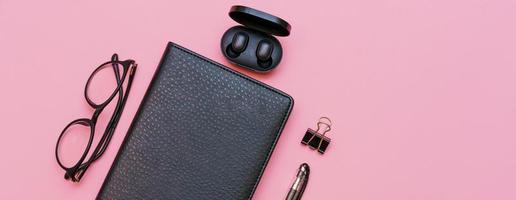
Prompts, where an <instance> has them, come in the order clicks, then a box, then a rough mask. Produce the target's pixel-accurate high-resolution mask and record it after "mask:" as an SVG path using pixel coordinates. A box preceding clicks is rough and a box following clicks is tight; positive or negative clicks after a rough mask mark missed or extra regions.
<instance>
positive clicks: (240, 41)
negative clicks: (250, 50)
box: [231, 32, 249, 53]
mask: <svg viewBox="0 0 516 200" xmlns="http://www.w3.org/2000/svg"><path fill="white" fill-rule="evenodd" d="M247 42H249V36H247V34H245V33H243V32H238V33H236V34H235V36H233V41H232V42H231V50H233V51H234V52H236V53H242V52H243V51H244V50H245V48H246V47H247Z"/></svg>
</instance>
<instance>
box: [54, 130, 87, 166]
mask: <svg viewBox="0 0 516 200" xmlns="http://www.w3.org/2000/svg"><path fill="white" fill-rule="evenodd" d="M90 135H91V129H90V126H89V125H88V124H87V123H84V122H77V123H74V124H72V125H70V126H68V128H67V129H66V130H65V131H64V132H63V135H62V136H61V140H60V141H59V144H58V146H57V157H58V159H59V161H60V162H61V164H62V165H64V167H67V168H70V167H73V166H74V165H76V164H77V162H79V160H80V159H81V157H82V155H83V154H84V152H85V151H86V148H87V146H88V142H89V140H90Z"/></svg>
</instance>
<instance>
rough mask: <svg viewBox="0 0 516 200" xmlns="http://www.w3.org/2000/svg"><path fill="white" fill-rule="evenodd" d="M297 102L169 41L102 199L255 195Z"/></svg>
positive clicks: (225, 198) (105, 186) (99, 196)
mask: <svg viewBox="0 0 516 200" xmlns="http://www.w3.org/2000/svg"><path fill="white" fill-rule="evenodd" d="M292 106H293V100H292V98H291V97H290V96H289V95H287V94H285V93H283V92H281V91H279V90H277V89H274V88H272V87H270V86H267V85H265V84H263V83H261V82H259V81H257V80H254V79H252V78H249V77H247V76H245V75H243V74H240V73H238V72H235V71H233V70H231V69H229V68H227V67H225V66H223V65H221V64H218V63H216V62H214V61H211V60H209V59H207V58H205V57H203V56H200V55H198V54H196V53H194V52H192V51H190V50H188V49H185V48H183V47H181V46H178V45H177V44H174V43H169V44H168V46H167V48H166V50H165V53H164V55H163V58H162V60H161V62H160V65H159V66H158V69H157V70H156V72H155V74H154V77H153V79H152V81H151V84H150V86H149V88H148V89H147V92H146V94H145V97H144V99H143V101H142V103H141V105H140V107H139V110H138V112H137V114H136V116H135V118H134V120H133V122H132V124H131V127H130V129H129V131H128V133H127V135H126V137H125V139H124V142H123V144H122V146H121V147H120V150H119V152H118V154H117V156H116V158H115V161H114V162H113V165H112V167H111V169H110V171H109V173H108V175H107V177H106V179H105V181H104V184H103V185H102V188H101V190H100V191H99V193H98V195H97V199H181V200H190V199H192V200H194V199H195V200H199V199H224V200H227V199H250V198H251V197H252V195H253V193H254V190H255V189H256V186H257V184H258V182H259V180H260V177H261V175H262V173H263V171H264V169H265V166H266V164H267V162H268V160H269V158H270V156H271V153H272V150H273V149H274V146H275V144H276V142H277V141H278V138H279V136H280V133H281V131H282V129H283V127H284V126H285V123H286V121H287V119H288V116H289V114H290V111H291V110H292Z"/></svg>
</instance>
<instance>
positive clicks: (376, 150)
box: [0, 0, 516, 200]
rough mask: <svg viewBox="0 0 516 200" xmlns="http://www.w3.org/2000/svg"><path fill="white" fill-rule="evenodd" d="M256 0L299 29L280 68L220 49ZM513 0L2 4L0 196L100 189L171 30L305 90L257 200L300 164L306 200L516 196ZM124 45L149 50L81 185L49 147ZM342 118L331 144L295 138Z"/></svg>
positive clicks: (274, 195) (82, 113)
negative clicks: (235, 17)
mask: <svg viewBox="0 0 516 200" xmlns="http://www.w3.org/2000/svg"><path fill="white" fill-rule="evenodd" d="M233 4H244V5H250V6H253V7H256V8H259V9H262V10H265V11H268V12H271V13H274V14H277V15H279V16H281V17H282V18H284V19H286V20H287V21H289V22H290V23H291V24H292V27H293V28H292V35H291V36H290V37H287V38H280V41H281V42H282V44H283V47H284V50H285V54H284V59H283V61H282V63H281V64H280V66H279V67H278V68H277V69H276V70H274V71H273V72H272V73H269V74H256V73H253V72H249V71H246V70H243V69H241V68H237V67H235V66H233V65H231V64H229V63H228V62H227V61H226V60H225V58H224V57H223V56H222V54H221V52H220V49H219V42H220V37H221V36H222V34H223V32H224V31H225V30H227V29H228V28H230V27H231V26H234V25H236V23H235V22H234V21H232V20H231V19H230V18H229V17H228V16H227V12H228V9H229V7H230V6H231V5H233ZM515 10H516V1H513V0H495V1H486V0H451V1H450V0H436V1H427V0H390V1H382V0H376V1H375V0H345V1H326V2H324V1H316V2H314V1H306V2H303V1H294V0H292V1H260V2H251V1H184V2H179V1H170V0H165V1H100V0H95V1H65V0H48V1H30V2H29V1H23V0H21V1H20V0H1V1H0V27H1V28H0V58H1V64H0V69H1V71H0V73H1V76H0V95H1V98H0V103H1V105H2V109H1V111H0V113H1V115H0V124H1V125H0V132H1V136H2V137H1V139H0V158H1V164H0V199H92V198H94V197H95V196H96V194H97V192H98V190H99V188H100V186H101V184H102V182H103V180H104V177H105V176H106V174H107V172H108V169H109V166H110V165H111V163H112V161H113V159H114V156H115V155H116V152H117V150H118V148H119V146H120V144H121V142H122V140H123V137H124V135H125V133H126V132H127V129H128V127H129V124H130V122H131V119H132V118H133V116H134V114H135V112H136V110H137V107H138V105H139V103H140V101H141V99H142V97H143V95H144V92H145V90H146V88H147V86H148V84H149V82H150V80H151V77H152V74H153V72H154V70H155V69H156V66H157V65H158V62H159V60H160V57H161V55H162V52H163V50H164V48H165V45H166V43H167V42H168V41H173V42H176V43H178V44H181V45H183V46H185V47H187V48H190V49H192V50H194V51H196V52H198V53H200V54H202V55H205V56H207V57H209V58H212V59H214V60H215V61H218V62H220V63H223V64H225V65H228V66H230V67H231V68H233V69H236V70H238V71H241V72H243V73H245V74H247V75H249V76H252V77H254V78H256V79H258V80H260V81H263V82H265V83H267V84H270V85H272V86H274V87H277V88H279V89H281V90H283V91H285V92H287V93H289V94H290V95H292V96H293V97H294V99H295V101H296V103H295V106H294V110H293V113H292V115H291V118H290V120H289V122H288V124H287V126H286V129H285V131H284V132H283V135H282V136H281V138H280V140H279V143H278V145H277V147H276V150H275V152H274V153H273V155H272V158H271V160H270V162H269V165H268V167H267V168H266V171H265V174H264V176H263V178H262V180H261V182H260V184H259V186H258V189H257V191H256V194H255V196H254V198H255V199H263V200H265V199H267V200H268V199H283V198H284V197H285V195H286V193H287V190H288V187H290V184H291V182H292V180H293V178H294V174H295V171H296V169H297V167H298V166H299V164H300V163H302V162H307V163H309V164H310V165H311V167H312V175H311V177H310V178H311V179H310V182H309V185H308V188H307V190H306V193H305V196H304V197H305V198H304V199H354V200H366V199H368V200H377V199H393V200H394V199H396V200H414V199H417V200H434V199H443V200H457V199H468V200H475V199H478V200H485V199H497V200H505V199H507V200H513V199H516V189H515V188H516V170H515V169H516V158H515V155H516V56H515V55H516V37H515V36H516V26H515V23H514V19H516V12H515ZM114 52H117V53H119V55H120V57H121V58H122V59H127V58H132V59H135V60H136V61H137V62H138V63H139V68H138V72H137V75H136V78H135V82H134V86H133V90H132V93H131V95H130V98H129V101H128V103H127V106H126V109H125V112H124V114H123V116H122V118H121V121H120V124H119V127H118V128H117V130H116V133H115V135H114V138H113V140H112V142H111V144H110V146H109V148H108V150H107V152H106V153H105V155H104V156H103V157H102V158H101V159H100V160H98V161H97V162H96V163H94V164H93V165H92V167H90V169H89V171H88V172H87V174H86V175H85V177H84V178H83V180H82V181H81V182H80V183H79V184H74V183H70V182H67V181H65V180H64V179H63V171H62V170H61V168H59V166H58V165H57V163H56V161H55V158H54V147H55V142H56V139H57V136H58V134H59V132H60V131H61V130H62V128H63V127H64V126H65V125H66V124H67V123H68V122H70V121H71V120H73V119H76V118H80V117H90V116H91V114H92V110H91V109H90V108H89V106H88V105H87V103H86V102H85V100H84V97H83V88H84V84H85V83H86V80H87V78H88V76H89V75H90V73H91V72H92V71H93V69H94V67H96V66H97V65H98V64H100V63H102V62H104V61H106V60H108V59H109V56H110V55H111V54H112V53H114ZM321 116H328V117H330V118H331V119H332V120H333V121H334V127H333V131H332V132H330V133H329V136H330V137H331V138H332V143H331V145H330V148H329V149H328V151H327V153H326V154H325V155H323V156H321V155H319V154H317V153H316V152H314V151H311V150H309V149H308V148H306V147H304V146H302V145H300V139H301V137H302V135H303V134H304V132H305V130H306V129H307V128H309V127H314V126H315V122H316V121H317V119H318V118H319V117H321Z"/></svg>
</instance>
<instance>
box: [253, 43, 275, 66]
mask: <svg viewBox="0 0 516 200" xmlns="http://www.w3.org/2000/svg"><path fill="white" fill-rule="evenodd" d="M273 51H274V46H273V45H272V44H271V43H270V42H269V41H267V40H262V41H260V43H258V47H257V48H256V58H258V65H260V67H263V68H267V67H268V66H269V65H270V64H271V63H272V59H271V55H272V52H273Z"/></svg>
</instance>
